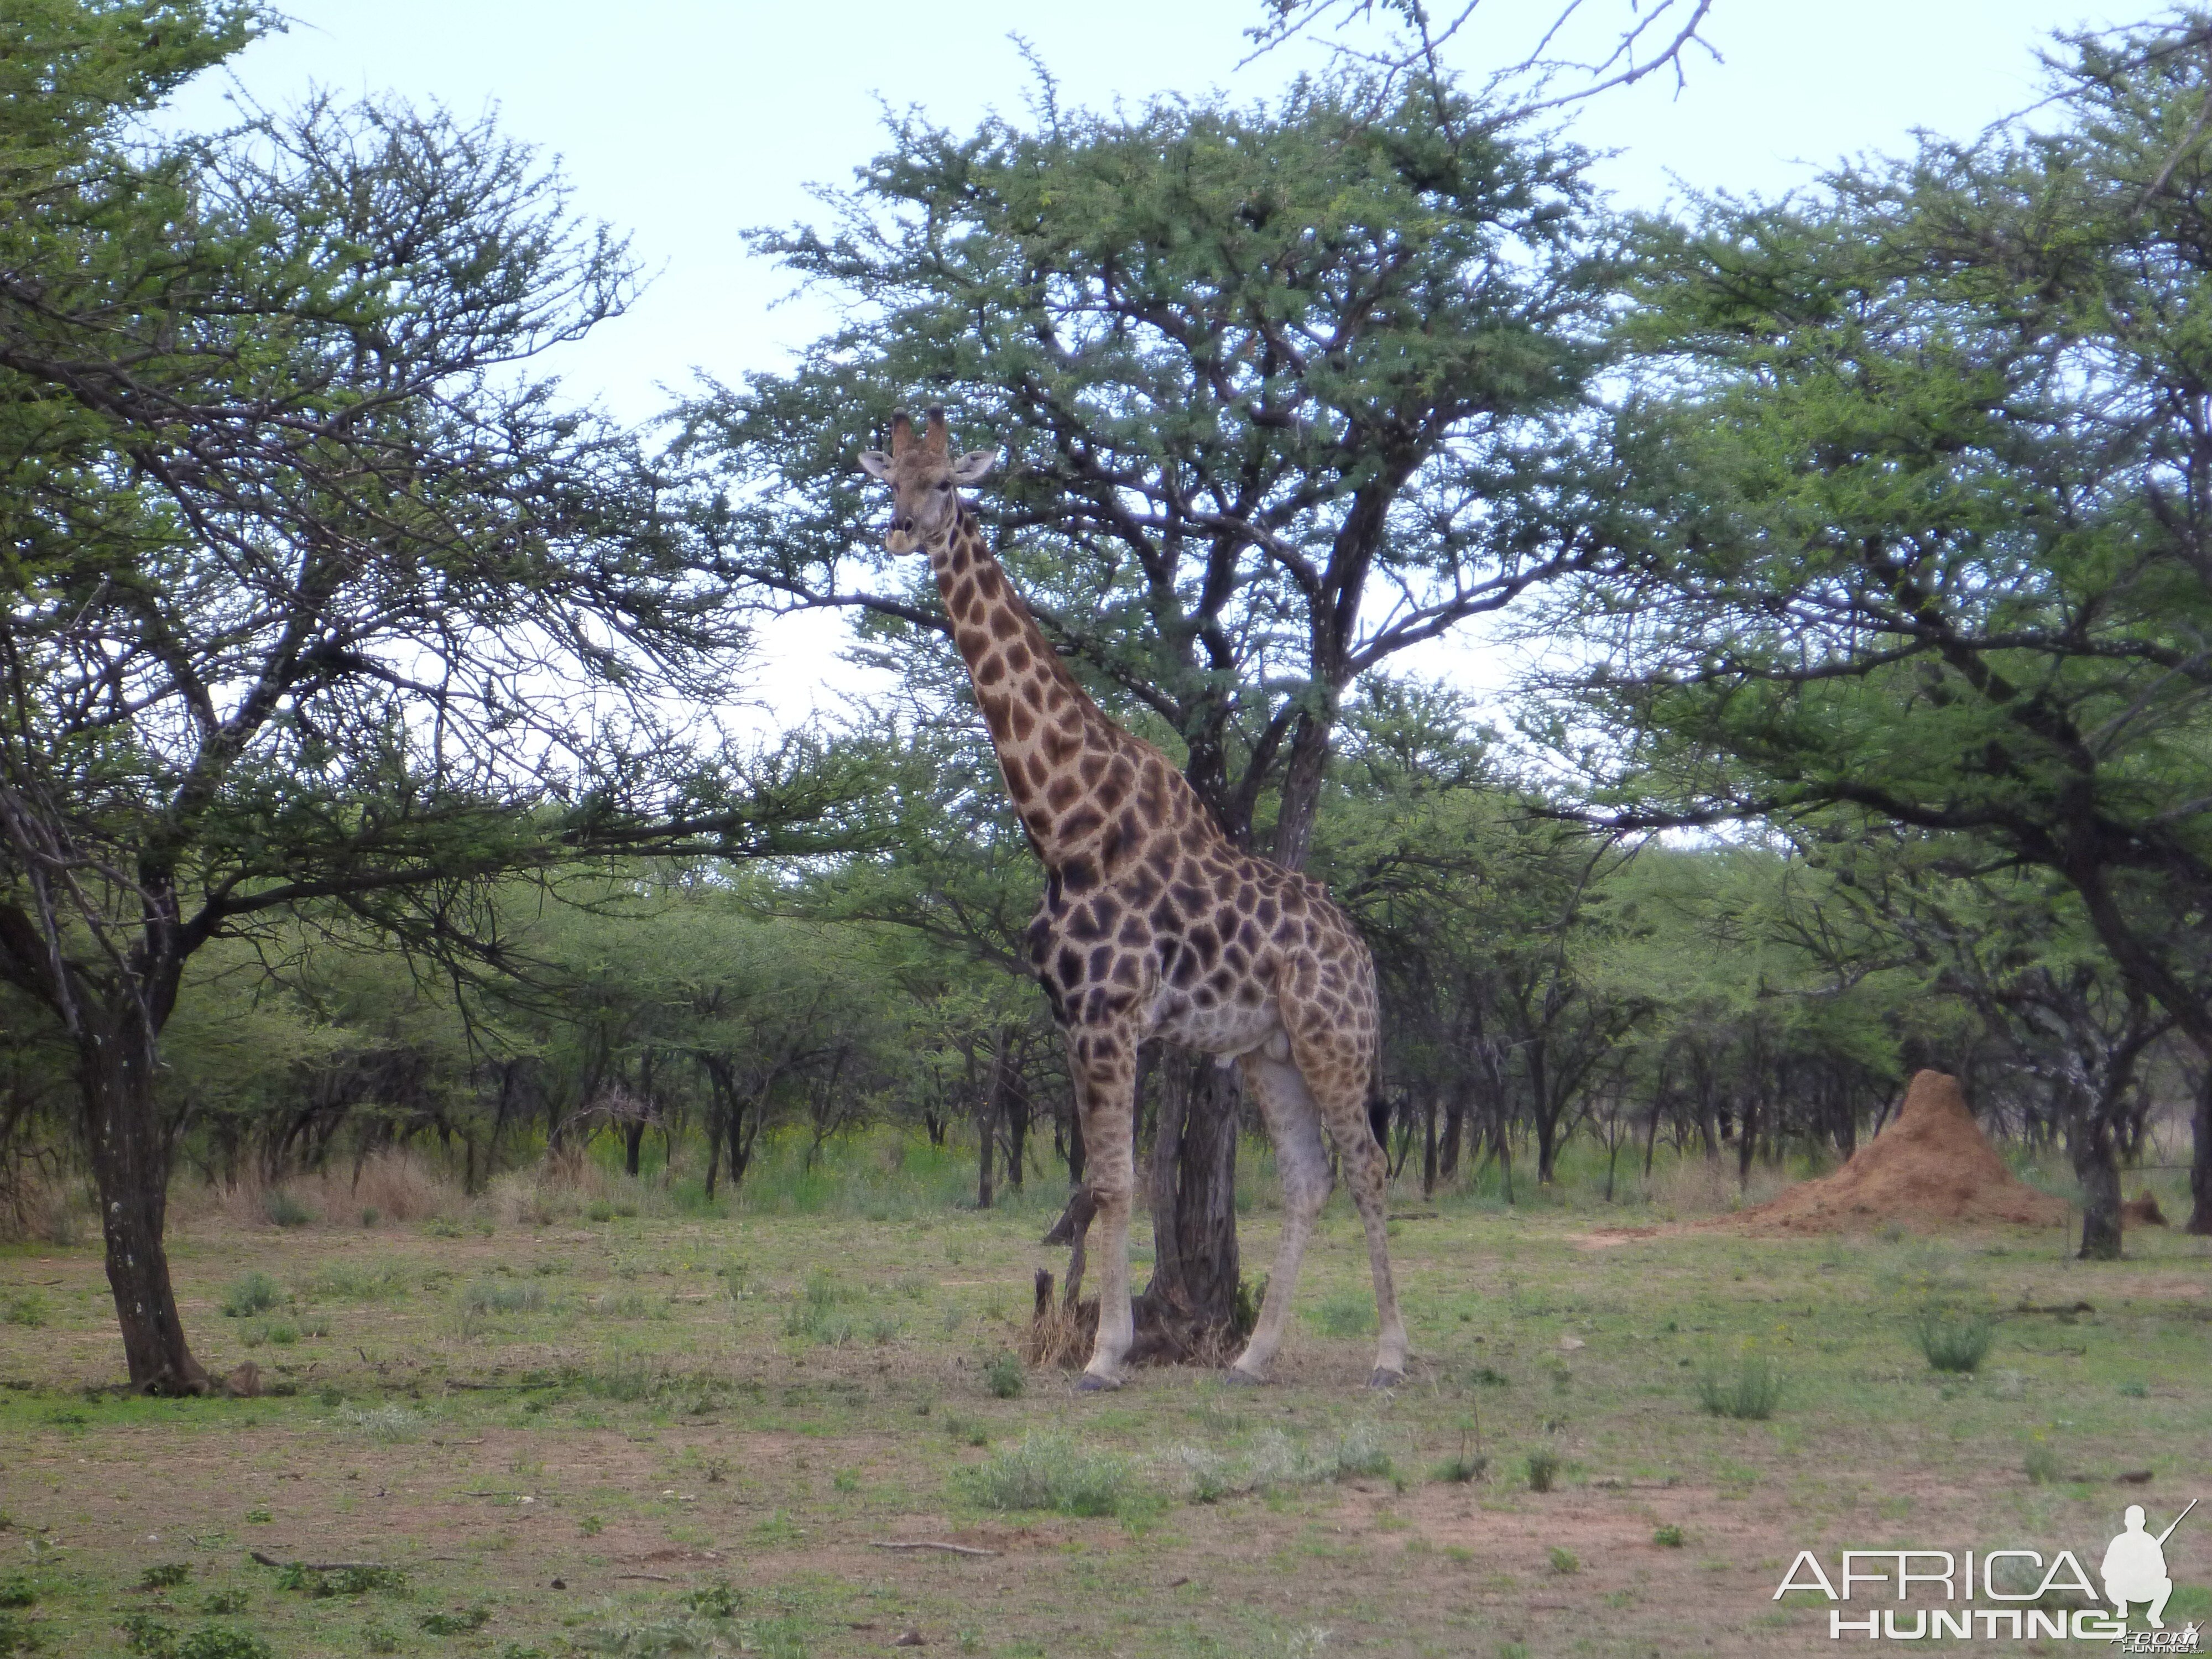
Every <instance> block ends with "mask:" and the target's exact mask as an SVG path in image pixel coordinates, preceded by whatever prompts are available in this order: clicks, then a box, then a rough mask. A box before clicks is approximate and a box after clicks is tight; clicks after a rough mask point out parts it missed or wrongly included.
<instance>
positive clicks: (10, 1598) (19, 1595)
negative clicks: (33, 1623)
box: [0, 1573, 39, 1607]
mask: <svg viewBox="0 0 2212 1659" xmlns="http://www.w3.org/2000/svg"><path fill="white" fill-rule="evenodd" d="M38 1599H39V1593H38V1591H36V1590H34V1589H32V1588H31V1581H30V1580H29V1579H27V1578H26V1577H23V1575H22V1574H21V1573H11V1574H9V1576H8V1577H5V1578H0V1607H31V1606H33V1605H34V1604H35V1603H36V1602H37V1601H38Z"/></svg>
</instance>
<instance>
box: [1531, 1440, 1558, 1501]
mask: <svg viewBox="0 0 2212 1659" xmlns="http://www.w3.org/2000/svg"><path fill="white" fill-rule="evenodd" d="M1527 1468H1528V1490H1529V1491H1530V1492H1549V1491H1551V1489H1552V1483H1553V1481H1555V1480H1558V1479H1559V1453H1557V1452H1555V1451H1553V1449H1551V1448H1550V1447H1549V1446H1539V1447H1537V1448H1536V1449H1535V1450H1534V1451H1532V1452H1530V1453H1529V1454H1528V1465H1527Z"/></svg>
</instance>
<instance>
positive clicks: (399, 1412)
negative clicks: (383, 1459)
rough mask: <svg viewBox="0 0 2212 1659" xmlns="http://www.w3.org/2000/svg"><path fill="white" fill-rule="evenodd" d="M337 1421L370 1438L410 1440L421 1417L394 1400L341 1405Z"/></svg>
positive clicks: (415, 1432) (418, 1427) (419, 1424)
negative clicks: (372, 1403)
mask: <svg viewBox="0 0 2212 1659" xmlns="http://www.w3.org/2000/svg"><path fill="white" fill-rule="evenodd" d="M338 1421H339V1422H341V1423H343V1425H345V1426H346V1427H348V1428H349V1429H354V1430H357V1431H359V1432H361V1433H362V1434H365V1435H367V1436H368V1437H369V1438H370V1439H372V1440H384V1441H400V1440H412V1439H413V1438H414V1437H416V1434H418V1433H420V1432H421V1431H422V1418H421V1417H419V1416H417V1415H416V1413H413V1412H411V1411H410V1410H408V1409H407V1407H404V1406H402V1405H399V1404H398V1403H396V1402H395V1403H393V1404H392V1405H389V1406H341V1407H338Z"/></svg>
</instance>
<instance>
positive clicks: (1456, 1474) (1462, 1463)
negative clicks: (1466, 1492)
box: [1430, 1451, 1490, 1486]
mask: <svg viewBox="0 0 2212 1659" xmlns="http://www.w3.org/2000/svg"><path fill="white" fill-rule="evenodd" d="M1489 1469H1490V1460H1489V1459H1488V1458H1487V1457H1486V1456H1484V1455H1482V1454H1481V1453H1480V1452H1465V1451H1463V1452H1461V1453H1460V1454H1459V1455H1457V1456H1456V1457H1447V1458H1446V1459H1444V1461H1443V1462H1441V1463H1439V1464H1437V1467H1436V1468H1435V1470H1434V1472H1433V1473H1432V1474H1431V1476H1430V1478H1431V1480H1443V1481H1448V1482H1449V1483H1450V1484H1452V1485H1453V1486H1465V1485H1467V1483H1468V1481H1470V1480H1481V1479H1482V1477H1483V1476H1484V1475H1485V1474H1487V1473H1488V1472H1489Z"/></svg>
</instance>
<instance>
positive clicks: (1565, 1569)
mask: <svg viewBox="0 0 2212 1659" xmlns="http://www.w3.org/2000/svg"><path fill="white" fill-rule="evenodd" d="M1582 1570H1583V1563H1582V1558H1581V1557H1580V1556H1578V1555H1577V1554H1576V1553H1574V1552H1573V1551H1572V1550H1563V1549H1561V1548H1560V1547H1559V1546H1558V1545H1557V1544H1554V1545H1553V1546H1552V1571H1553V1572H1556V1573H1559V1574H1561V1575H1562V1576H1564V1575H1565V1574H1568V1573H1576V1572H1580V1571H1582Z"/></svg>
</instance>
